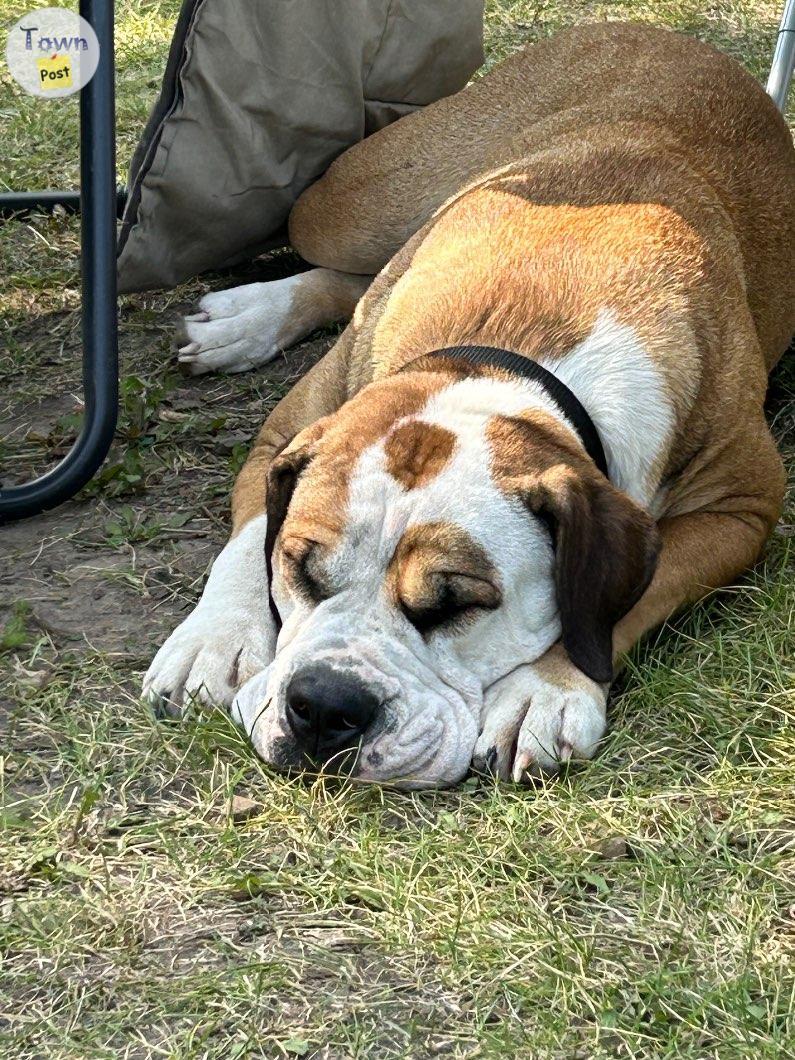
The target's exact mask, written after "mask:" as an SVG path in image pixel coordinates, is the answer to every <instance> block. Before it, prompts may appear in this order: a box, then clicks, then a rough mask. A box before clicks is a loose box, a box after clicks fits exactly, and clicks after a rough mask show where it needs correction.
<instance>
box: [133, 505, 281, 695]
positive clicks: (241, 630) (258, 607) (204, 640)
mask: <svg viewBox="0 0 795 1060" xmlns="http://www.w3.org/2000/svg"><path fill="white" fill-rule="evenodd" d="M266 528H267V519H266V516H265V515H258V516H256V517H255V518H254V519H252V520H251V521H250V522H249V523H247V524H246V525H245V526H244V527H243V529H242V530H241V531H240V533H239V534H238V535H237V537H233V538H232V540H231V541H230V542H229V543H228V544H227V545H226V547H225V548H224V549H223V550H222V551H221V553H220V555H219V556H218V558H217V559H216V561H215V563H213V566H212V570H211V571H210V576H209V577H208V579H207V584H206V585H205V587H204V592H203V593H202V598H201V600H200V601H199V603H198V605H197V606H196V609H195V610H194V611H193V612H192V613H191V614H190V615H188V617H187V618H186V619H185V621H184V622H183V623H182V624H181V625H180V626H178V627H177V628H176V629H175V630H174V632H173V633H172V634H171V636H170V637H169V638H168V640H167V641H166V642H165V644H164V645H163V646H162V648H161V649H160V651H159V652H158V653H157V655H156V656H155V657H154V659H153V661H152V665H151V666H150V667H149V669H148V671H147V673H146V677H145V678H144V686H143V692H144V695H145V696H146V698H147V699H149V700H150V701H152V702H153V703H154V704H155V705H156V706H157V707H159V708H161V709H163V708H164V709H165V710H166V711H168V708H169V705H170V706H171V707H172V708H176V709H177V710H179V709H180V708H181V707H184V706H186V705H187V704H188V703H189V702H190V700H191V699H192V698H196V699H198V700H200V701H201V702H205V703H217V704H221V705H224V706H229V705H230V704H231V702H232V698H233V696H234V694H235V692H236V691H237V689H238V688H239V687H240V686H241V685H242V684H244V683H245V682H246V681H248V680H249V679H250V678H251V677H254V675H255V674H258V673H259V672H260V671H261V670H264V669H265V667H266V666H268V665H269V663H270V662H271V660H272V659H273V652H274V649H275V645H276V629H275V626H274V623H273V619H272V618H271V614H270V611H269V608H268V582H267V577H266V572H265V554H264V545H265V532H266Z"/></svg>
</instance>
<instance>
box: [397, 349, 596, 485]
mask: <svg viewBox="0 0 795 1060" xmlns="http://www.w3.org/2000/svg"><path fill="white" fill-rule="evenodd" d="M431 357H446V358H449V359H452V360H457V361H461V360H463V361H469V363H470V364H474V365H482V366H484V367H487V368H501V369H503V371H506V372H510V373H511V374H512V375H518V376H521V377H522V378H523V379H530V380H532V382H534V383H538V384H539V386H541V387H542V388H543V389H544V390H545V391H546V392H547V394H549V396H550V397H551V398H552V400H553V401H554V402H555V404H556V405H557V406H558V408H559V409H560V411H561V413H562V414H563V415H564V416H565V417H566V419H567V421H568V422H569V423H570V424H571V426H572V427H573V428H574V430H575V431H576V432H577V434H578V435H579V436H580V441H581V442H582V444H583V445H584V446H585V451H586V453H587V454H588V456H589V457H590V458H591V460H593V462H594V463H595V464H596V466H597V467H598V468H599V470H600V471H601V472H602V474H603V475H604V476H605V478H609V475H608V473H607V460H606V458H605V451H604V449H603V447H602V440H601V438H600V437H599V432H598V431H597V429H596V427H595V426H594V422H593V420H592V419H591V417H590V416H589V415H588V413H587V412H586V411H585V409H584V408H583V406H582V404H581V403H580V401H579V399H578V398H577V396H576V394H574V393H572V391H571V390H569V388H568V387H567V386H566V384H565V383H562V382H561V381H560V379H558V377H557V376H555V375H553V374H552V372H548V371H547V369H546V368H544V367H542V365H540V364H539V363H538V361H532V360H531V359H530V358H529V357H524V356H522V355H521V354H518V353H512V352H511V351H510V350H502V349H499V348H498V347H496V346H448V347H447V348H446V349H443V350H431V352H430V353H423V354H422V355H421V356H419V357H417V358H415V359H414V360H413V361H409V363H408V364H406V365H404V366H403V368H402V369H401V370H402V371H407V370H409V369H411V368H413V367H414V366H415V365H416V364H417V362H418V361H424V360H425V359H426V358H431Z"/></svg>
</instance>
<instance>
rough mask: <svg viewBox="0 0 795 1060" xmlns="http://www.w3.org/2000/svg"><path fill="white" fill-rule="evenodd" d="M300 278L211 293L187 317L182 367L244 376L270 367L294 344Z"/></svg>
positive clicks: (289, 277) (196, 371) (192, 371)
mask: <svg viewBox="0 0 795 1060" xmlns="http://www.w3.org/2000/svg"><path fill="white" fill-rule="evenodd" d="M300 283H301V274H300V273H299V275H297V276H288V277H287V278H286V279H283V280H274V281H273V282H271V283H250V284H247V285H246V286H245V287H233V288H231V289H230V290H228V291H215V292H213V293H212V294H206V295H205V296H204V297H203V298H202V299H201V301H200V302H199V311H198V312H197V313H194V314H192V315H190V316H186V317H185V318H184V337H183V340H182V345H181V347H180V350H179V353H178V356H179V363H180V364H181V365H182V366H183V367H184V368H185V369H186V371H188V372H189V373H190V374H191V375H203V374H204V373H205V372H245V371H247V370H248V369H249V368H256V367H257V366H258V365H261V364H266V363H267V362H268V361H270V360H272V359H273V358H274V357H275V356H276V354H277V353H278V352H279V350H282V349H284V347H285V346H289V345H290V343H291V342H293V341H294V336H293V334H292V332H291V329H290V326H289V325H290V317H291V312H292V307H293V294H294V291H295V288H296V286H297V285H298V284H300Z"/></svg>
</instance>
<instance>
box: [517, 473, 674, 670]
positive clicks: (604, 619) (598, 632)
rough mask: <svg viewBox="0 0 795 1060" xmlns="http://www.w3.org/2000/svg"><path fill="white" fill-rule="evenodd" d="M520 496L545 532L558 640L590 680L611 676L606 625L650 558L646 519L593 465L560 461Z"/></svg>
mask: <svg viewBox="0 0 795 1060" xmlns="http://www.w3.org/2000/svg"><path fill="white" fill-rule="evenodd" d="M525 501H526V503H527V504H528V506H529V507H530V508H531V510H532V511H533V512H535V514H537V515H538V516H540V517H541V518H542V519H544V521H545V522H546V523H547V525H548V526H549V527H550V530H551V532H552V538H553V542H554V546H555V586H556V590H557V599H558V610H559V612H560V620H561V625H562V628H563V646H564V647H565V649H566V651H567V652H568V655H569V658H570V659H571V661H572V662H573V663H574V665H575V666H577V667H578V668H579V669H580V670H582V672H583V673H584V674H587V675H588V677H590V678H591V679H592V680H594V681H599V682H607V681H611V680H612V677H613V627H614V626H615V624H616V623H617V622H618V621H619V619H621V618H623V617H624V615H625V614H626V613H627V612H628V611H629V610H630V608H632V607H633V606H634V605H635V604H636V603H637V601H638V600H639V599H640V597H641V596H642V595H643V593H644V591H645V590H646V587H647V586H648V584H649V582H650V581H651V579H652V576H653V574H654V569H655V567H656V564H657V556H658V554H659V549H660V542H659V535H658V532H657V528H656V526H655V524H654V521H653V520H652V519H651V517H650V516H649V515H648V514H647V513H646V512H645V511H644V510H643V509H642V508H641V507H640V506H639V505H637V504H635V502H634V501H632V500H630V498H629V497H628V496H627V495H626V494H625V493H622V492H621V491H620V490H617V489H616V488H615V487H614V486H612V485H611V484H610V482H609V481H608V480H607V479H606V478H604V477H603V476H602V475H601V474H600V473H599V472H598V471H596V470H594V471H593V473H591V472H590V470H589V471H588V472H580V471H575V470H574V468H572V467H570V466H566V465H560V466H558V467H555V468H551V469H550V470H549V471H547V472H546V473H544V474H542V475H541V476H540V477H539V480H538V482H537V484H536V485H534V486H532V487H530V489H529V490H527V491H525Z"/></svg>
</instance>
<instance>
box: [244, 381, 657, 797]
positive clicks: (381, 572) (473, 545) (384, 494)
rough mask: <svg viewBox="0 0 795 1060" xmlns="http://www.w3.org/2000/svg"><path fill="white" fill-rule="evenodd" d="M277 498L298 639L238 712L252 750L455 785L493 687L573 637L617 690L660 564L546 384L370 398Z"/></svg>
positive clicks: (334, 421) (647, 526) (273, 503)
mask: <svg viewBox="0 0 795 1060" xmlns="http://www.w3.org/2000/svg"><path fill="white" fill-rule="evenodd" d="M267 497H268V501H267V506H268V541H267V545H266V550H267V551H268V553H269V556H270V563H271V568H272V593H273V598H274V601H275V604H276V606H277V608H278V611H279V613H280V615H281V618H282V620H283V623H284V624H283V628H282V630H281V634H280V636H279V641H278V646H277V653H276V658H275V660H274V662H273V664H272V665H271V666H270V667H269V668H268V670H267V671H265V673H264V674H263V675H261V676H260V677H258V678H255V679H254V681H253V682H250V683H249V685H248V686H246V687H245V688H244V690H243V692H242V693H241V695H240V697H239V703H238V709H239V711H240V712H241V714H242V716H243V719H244V721H245V722H246V723H247V725H248V727H249V728H250V731H251V734H252V739H253V741H254V744H255V746H256V747H257V749H258V750H259V752H260V753H261V754H262V756H263V757H264V758H265V759H266V760H267V761H269V762H272V763H273V764H275V765H277V766H281V767H284V768H289V767H302V766H310V767H314V768H317V767H318V766H327V767H328V768H331V769H335V768H336V769H344V770H346V771H352V772H353V773H354V774H355V775H356V776H358V777H361V778H364V779H371V780H378V781H382V782H391V783H393V784H396V785H400V786H403V787H424V786H436V785H443V784H451V783H454V782H455V781H457V780H458V779H460V778H461V777H462V776H463V775H464V773H465V772H466V770H467V768H468V766H469V762H470V759H471V755H472V750H473V747H474V744H475V740H476V738H477V735H478V731H479V721H480V707H481V702H482V693H483V690H484V688H486V687H488V686H489V685H490V684H492V683H493V682H494V681H496V680H498V679H499V678H500V677H503V676H504V675H505V674H507V673H509V672H510V671H511V670H513V669H515V668H516V667H517V666H519V665H521V664H522V663H528V662H532V661H534V660H535V659H537V658H538V657H539V656H540V655H542V654H543V653H544V652H545V651H546V650H547V649H548V648H549V647H550V646H551V645H552V644H553V643H554V642H555V641H556V640H558V638H559V637H561V636H562V638H563V643H564V645H565V646H566V648H567V650H568V652H569V655H570V657H571V659H572V660H573V662H574V663H575V664H576V665H577V666H578V667H579V668H580V669H581V670H583V671H584V672H585V673H586V674H588V675H589V676H590V677H591V678H593V679H594V680H596V681H607V680H609V679H610V676H611V673H612V633H613V626H614V624H615V623H616V622H617V621H618V619H619V618H620V617H622V616H623V615H624V614H625V613H626V612H627V611H628V610H629V608H630V607H631V606H632V605H633V603H634V602H635V601H636V600H637V599H638V597H639V596H640V594H641V593H642V592H643V590H644V588H645V587H646V585H647V584H648V581H649V579H650V577H651V574H652V571H653V567H654V560H655V556H656V550H657V540H656V532H655V529H654V524H653V523H652V521H651V520H650V518H649V517H648V516H647V515H646V514H645V513H644V512H643V511H642V509H641V508H639V507H638V506H637V505H635V504H634V503H633V502H632V501H631V500H630V499H629V498H628V497H627V496H626V495H625V494H623V493H621V492H619V491H618V490H617V489H615V488H614V487H613V486H611V484H610V483H609V481H608V480H607V479H606V478H605V477H604V476H603V475H602V474H601V473H600V472H599V471H598V470H597V469H596V468H595V466H594V465H593V464H592V462H591V461H590V459H589V458H588V456H587V455H586V454H585V451H584V449H583V448H582V446H581V444H580V443H579V440H578V439H577V437H576V436H575V435H574V434H573V433H572V432H571V431H570V430H569V429H568V428H567V427H566V426H564V425H563V424H562V423H561V421H560V417H559V415H557V414H556V413H555V410H554V406H552V405H551V403H550V404H548V405H547V406H545V404H544V401H543V400H539V395H538V393H534V391H533V384H528V383H526V382H525V381H523V380H517V379H513V378H511V377H509V376H506V375H501V374H500V373H495V372H493V371H488V370H473V369H472V368H471V367H470V368H469V369H468V370H467V372H466V374H464V371H463V369H462V368H461V367H460V365H458V366H457V365H456V364H455V363H454V362H450V363H446V362H442V363H436V364H434V365H433V366H429V367H428V370H409V371H405V372H402V373H398V374H396V375H394V376H390V377H388V378H386V379H384V380H381V381H378V382H375V383H372V384H371V385H370V386H368V387H366V388H365V389H364V390H362V391H361V392H360V393H359V394H358V395H357V396H356V397H354V398H353V399H352V400H350V401H349V402H348V403H347V404H346V405H345V406H343V408H342V409H341V410H340V411H339V412H338V413H336V414H334V415H333V416H330V417H328V418H326V419H325V420H322V421H321V422H319V423H318V424H316V425H314V426H313V427H311V428H309V429H308V430H306V431H304V432H303V433H302V434H300V435H298V436H297V437H296V438H295V439H294V440H293V442H292V443H291V444H290V445H289V446H288V448H287V449H286V450H285V451H284V452H283V453H282V454H281V455H280V456H279V457H277V459H276V460H275V461H274V463H273V464H272V466H271V469H270V472H269V478H268V487H267ZM263 606H265V602H263Z"/></svg>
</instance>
